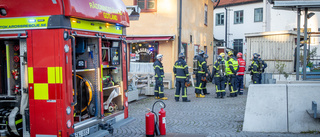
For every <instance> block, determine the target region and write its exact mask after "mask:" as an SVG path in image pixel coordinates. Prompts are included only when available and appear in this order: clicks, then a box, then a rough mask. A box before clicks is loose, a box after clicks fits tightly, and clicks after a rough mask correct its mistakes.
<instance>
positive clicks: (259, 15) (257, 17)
mask: <svg viewBox="0 0 320 137" xmlns="http://www.w3.org/2000/svg"><path fill="white" fill-rule="evenodd" d="M262 20H263V9H262V8H257V9H254V22H262Z"/></svg>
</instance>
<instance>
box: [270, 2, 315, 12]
mask: <svg viewBox="0 0 320 137" xmlns="http://www.w3.org/2000/svg"><path fill="white" fill-rule="evenodd" d="M297 8H301V9H302V10H304V8H308V10H309V11H320V1H319V0H286V1H278V0H276V1H275V0H274V5H273V9H280V10H297Z"/></svg>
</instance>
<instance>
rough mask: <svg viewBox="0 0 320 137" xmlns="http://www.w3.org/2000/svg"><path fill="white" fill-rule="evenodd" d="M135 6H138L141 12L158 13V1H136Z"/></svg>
mask: <svg viewBox="0 0 320 137" xmlns="http://www.w3.org/2000/svg"><path fill="white" fill-rule="evenodd" d="M134 5H138V7H139V8H140V9H141V12H155V11H157V0H134Z"/></svg>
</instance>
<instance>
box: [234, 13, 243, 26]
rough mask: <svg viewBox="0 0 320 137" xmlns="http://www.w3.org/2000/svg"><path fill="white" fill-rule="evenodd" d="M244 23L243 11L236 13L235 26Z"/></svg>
mask: <svg viewBox="0 0 320 137" xmlns="http://www.w3.org/2000/svg"><path fill="white" fill-rule="evenodd" d="M242 23H243V10H240V11H235V12H234V24H242Z"/></svg>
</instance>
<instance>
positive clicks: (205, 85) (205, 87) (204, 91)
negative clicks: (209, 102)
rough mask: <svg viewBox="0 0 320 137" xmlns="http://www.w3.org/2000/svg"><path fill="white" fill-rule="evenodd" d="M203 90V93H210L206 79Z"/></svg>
mask: <svg viewBox="0 0 320 137" xmlns="http://www.w3.org/2000/svg"><path fill="white" fill-rule="evenodd" d="M207 80H208V79H207ZM202 92H203V94H207V93H208V92H207V82H206V81H205V82H204V83H203V88H202Z"/></svg>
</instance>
